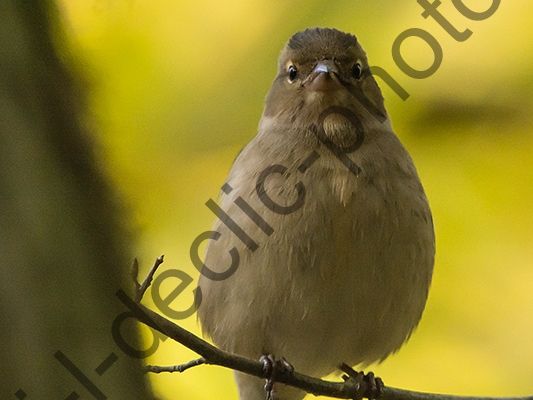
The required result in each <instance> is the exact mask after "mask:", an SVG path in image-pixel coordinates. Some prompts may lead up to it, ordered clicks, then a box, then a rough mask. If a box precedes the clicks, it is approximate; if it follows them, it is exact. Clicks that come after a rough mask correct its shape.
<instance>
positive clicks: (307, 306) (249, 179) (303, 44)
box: [198, 28, 435, 400]
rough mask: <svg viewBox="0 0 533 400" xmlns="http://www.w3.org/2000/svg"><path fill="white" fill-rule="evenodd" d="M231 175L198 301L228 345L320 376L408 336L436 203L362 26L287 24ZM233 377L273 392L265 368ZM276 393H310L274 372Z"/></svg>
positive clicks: (418, 310)
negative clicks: (255, 122)
mask: <svg viewBox="0 0 533 400" xmlns="http://www.w3.org/2000/svg"><path fill="white" fill-rule="evenodd" d="M222 189H223V193H222V196H221V200H220V206H217V205H216V204H214V203H213V204H211V205H210V208H211V209H213V210H214V211H215V213H216V214H217V215H218V216H219V220H218V221H217V222H216V224H215V227H214V229H213V230H214V231H216V232H217V233H216V234H213V235H212V236H211V239H212V240H210V242H209V246H208V248H207V253H206V258H205V264H204V267H203V271H202V277H201V278H200V282H199V288H200V290H201V294H202V300H201V303H200V305H199V309H198V316H199V319H200V321H201V323H202V326H203V330H204V333H205V334H207V335H208V336H210V337H211V338H212V340H213V341H214V342H215V343H216V344H217V345H218V346H220V347H221V348H223V349H225V350H227V351H230V352H234V353H238V354H241V355H243V356H247V357H250V358H256V359H258V358H260V357H261V356H262V355H265V354H272V355H275V357H284V358H285V359H287V360H288V361H289V362H290V363H291V364H292V365H293V366H294V368H295V369H296V370H297V371H299V372H301V373H305V374H309V375H312V376H316V377H321V376H324V375H326V374H329V373H332V372H334V371H335V370H336V369H337V368H338V366H339V364H340V363H341V362H345V363H347V364H349V365H352V366H356V365H367V364H370V363H372V362H375V361H380V360H383V359H385V358H386V357H387V356H388V355H389V354H391V353H393V352H394V351H396V350H397V349H398V348H399V347H400V346H401V345H402V344H403V343H404V342H405V341H406V340H407V339H408V338H409V336H410V335H411V332H412V331H413V329H414V328H415V326H416V325H417V323H418V321H419V320H420V317H421V315H422V311H423V309H424V306H425V303H426V299H427V295H428V289H429V286H430V281H431V275H432V270H433V260H434V253H435V243H434V233H433V223H432V217H431V212H430V209H429V206H428V202H427V199H426V196H425V194H424V190H423V188H422V185H421V183H420V180H419V178H418V175H417V172H416V169H415V167H414V165H413V162H412V160H411V158H410V156H409V154H408V153H407V151H406V150H405V149H404V147H403V146H402V144H401V143H400V141H399V140H398V138H397V137H396V135H395V134H394V132H393V130H392V127H391V124H390V121H389V119H388V116H387V112H386V110H385V108H384V105H383V97H382V95H381V92H380V89H379V87H378V85H377V83H376V81H375V80H374V78H373V76H372V74H371V73H370V70H369V65H368V61H367V57H366V55H365V52H364V51H363V49H362V47H361V46H360V44H359V42H358V41H357V39H356V38H355V36H353V35H350V34H346V33H343V32H340V31H338V30H336V29H323V28H315V29H307V30H305V31H303V32H299V33H296V34H295V35H294V36H292V37H291V38H290V40H289V41H288V43H287V45H286V46H285V47H284V49H283V51H282V52H281V56H280V59H279V69H278V74H277V76H276V78H275V80H274V82H273V84H272V88H271V90H270V92H269V94H268V96H267V99H266V105H265V109H264V112H263V115H262V118H261V121H260V123H259V129H258V134H257V136H256V137H255V138H254V139H253V140H252V141H251V142H250V143H249V144H248V145H247V146H246V147H245V148H244V149H243V150H242V152H241V153H240V154H239V155H238V157H237V159H236V160H235V162H234V164H233V167H232V169H231V172H230V174H229V177H228V179H227V181H226V183H225V184H224V186H223V187H222ZM236 380H237V384H238V387H239V394H240V398H241V400H259V399H264V398H265V392H264V382H263V381H262V380H261V379H258V378H255V377H252V376H248V375H244V374H240V373H237V374H236ZM272 395H273V398H275V399H283V400H296V399H301V398H303V397H304V395H305V393H303V392H301V391H299V390H296V389H294V388H290V387H288V386H285V385H282V384H275V386H274V390H273V392H272Z"/></svg>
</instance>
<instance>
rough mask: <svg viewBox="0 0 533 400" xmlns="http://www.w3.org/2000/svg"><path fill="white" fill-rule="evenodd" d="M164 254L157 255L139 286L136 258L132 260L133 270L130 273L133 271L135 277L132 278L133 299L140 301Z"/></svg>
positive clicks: (161, 262)
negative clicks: (133, 285) (133, 286)
mask: <svg viewBox="0 0 533 400" xmlns="http://www.w3.org/2000/svg"><path fill="white" fill-rule="evenodd" d="M164 258H165V256H164V255H163V254H162V255H160V256H159V257H157V258H156V260H155V262H154V265H153V267H152V269H151V270H150V272H148V275H146V279H145V280H144V281H143V283H142V285H140V286H139V282H138V281H137V274H138V273H139V265H138V263H137V259H135V261H134V262H133V268H132V269H133V271H132V273H135V277H134V279H133V281H134V284H135V301H137V302H140V301H141V300H142V298H143V296H144V293H145V292H146V290H147V289H148V288H149V287H150V285H151V284H152V279H153V277H154V274H155V272H156V271H157V269H158V268H159V266H160V265H161V264H163V261H165V260H164Z"/></svg>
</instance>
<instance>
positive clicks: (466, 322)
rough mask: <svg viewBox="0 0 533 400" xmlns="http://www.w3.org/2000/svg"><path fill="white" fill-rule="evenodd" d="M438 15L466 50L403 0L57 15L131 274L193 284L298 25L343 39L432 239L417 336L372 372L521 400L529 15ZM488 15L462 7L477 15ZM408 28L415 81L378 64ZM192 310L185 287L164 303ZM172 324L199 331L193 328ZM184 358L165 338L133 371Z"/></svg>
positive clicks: (231, 391) (532, 58) (73, 1)
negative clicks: (132, 233) (80, 83)
mask: <svg viewBox="0 0 533 400" xmlns="http://www.w3.org/2000/svg"><path fill="white" fill-rule="evenodd" d="M444 3H445V4H443V5H442V6H441V7H440V8H439V10H440V11H441V12H442V13H443V14H444V15H445V16H446V17H447V18H448V19H449V20H450V21H451V22H452V23H453V24H454V25H455V26H456V27H457V29H459V30H460V31H462V30H464V29H465V28H469V29H470V30H472V31H473V35H472V36H471V37H470V38H469V39H468V40H466V41H465V42H462V43H461V42H457V41H455V40H454V39H453V38H451V37H450V36H449V35H448V34H447V33H446V32H445V31H444V30H443V29H442V28H441V27H440V26H439V25H438V24H437V23H436V22H435V21H434V20H432V19H431V18H429V19H424V18H423V17H422V16H421V13H422V11H423V10H422V8H421V7H420V6H419V5H418V4H417V2H415V1H411V2H401V5H400V2H398V1H393V0H382V1H379V2H363V1H361V0H350V1H336V2H326V1H317V0H306V1H290V2H282V1H271V2H267V1H259V0H252V1H244V0H227V1H224V2H221V1H214V0H199V1H185V0H179V1H171V0H159V1H157V2H148V1H141V0H89V1H81V0H62V1H61V2H60V5H61V9H62V11H63V14H64V16H65V22H66V25H67V32H68V33H69V37H70V39H71V45H72V46H73V48H74V52H75V59H76V61H77V62H78V64H79V65H78V67H79V68H80V69H81V70H82V72H83V73H84V75H85V76H86V77H87V79H88V84H89V87H90V94H91V97H90V112H91V114H92V117H93V119H94V121H95V126H96V129H95V130H96V132H97V133H98V135H99V137H98V139H99V141H100V143H101V147H102V151H103V154H104V157H105V162H106V169H107V171H108V173H109V175H110V176H111V178H112V179H113V181H114V183H115V184H116V186H117V187H118V189H119V191H120V192H121V194H122V196H123V198H124V199H125V201H126V203H127V205H128V207H129V208H130V211H131V213H132V216H133V220H132V221H131V224H130V225H131V226H132V227H133V228H134V229H135V230H136V232H137V233H138V244H137V254H135V256H137V257H138V258H139V259H140V261H141V264H142V266H143V267H144V269H146V268H148V266H149V265H150V264H151V263H152V261H153V259H154V258H155V257H156V256H158V255H159V254H161V253H164V254H165V255H166V267H167V268H171V267H173V268H179V269H182V270H184V271H186V272H187V273H189V274H190V275H191V276H193V277H194V278H195V279H196V278H197V276H198V272H197V271H196V269H194V267H193V266H192V264H191V262H190V261H189V246H190V244H191V242H192V241H193V239H194V238H195V237H196V236H197V235H198V234H199V233H201V232H203V231H204V230H207V229H209V228H210V227H211V224H212V222H213V221H214V216H213V215H212V214H211V212H210V211H209V210H208V209H207V208H206V207H205V205H204V203H205V202H206V201H207V200H208V199H209V198H216V196H217V195H218V191H219V187H220V185H221V184H222V183H223V182H224V178H225V176H226V174H227V172H228V169H229V167H230V165H231V162H232V160H233V158H234V156H235V155H236V153H237V152H238V151H239V149H240V148H241V147H242V146H243V145H244V144H245V143H246V142H247V141H249V140H250V139H251V138H252V137H253V136H254V135H255V130H256V127H257V122H258V120H259V117H260V114H261V111H262V104H263V99H264V96H265V94H266V92H267V90H268V88H269V86H270V84H271V81H272V79H273V78H274V75H275V71H276V60H277V56H278V53H279V51H280V49H281V47H282V46H283V44H284V43H285V41H286V40H287V39H288V37H289V36H290V35H291V34H293V33H294V32H296V31H298V30H301V29H304V28H306V27H309V26H328V27H336V28H338V29H341V30H345V31H348V32H352V33H354V34H356V35H357V37H358V39H359V40H360V41H361V43H362V44H363V46H364V48H365V49H366V51H367V53H368V55H369V59H370V61H371V63H372V64H374V65H379V66H381V67H383V68H385V69H386V70H387V71H389V72H390V73H391V74H392V75H393V76H394V77H395V79H397V80H398V81H399V83H400V84H401V85H402V86H403V87H404V88H405V89H406V90H407V91H408V92H409V93H410V95H411V96H410V98H409V99H408V100H407V101H402V100H401V99H400V98H399V97H398V96H397V95H396V94H395V93H394V92H393V91H392V90H390V89H389V88H388V87H387V85H385V84H384V83H383V82H382V81H379V83H380V85H381V87H382V89H383V92H384V96H385V99H386V105H387V108H388V111H389V113H390V115H391V117H392V121H393V124H394V126H395V129H396V132H397V133H398V135H399V136H400V138H401V140H402V141H403V142H404V144H405V145H406V147H407V148H408V150H409V151H410V153H411V155H412V157H413V158H414V160H415V163H416V165H417V167H418V171H419V173H420V175H421V178H422V182H423V183H424V185H425V188H426V191H427V194H428V197H429V200H430V203H431V206H432V210H433V214H434V220H435V228H436V236H437V260H436V266H435V274H434V280H433V284H432V288H431V291H430V297H429V301H428V304H427V308H426V312H425V314H424V316H423V318H422V321H421V324H420V326H419V327H418V329H417V331H416V332H415V334H414V335H413V337H412V338H411V340H410V341H409V342H408V344H407V345H406V346H405V347H403V348H402V349H401V350H400V352H399V353H398V354H396V355H393V356H391V357H390V358H389V359H387V360H386V361H385V362H384V363H383V364H381V365H377V366H372V369H373V370H374V371H375V372H376V373H377V374H378V375H381V376H382V377H383V379H384V381H385V383H386V384H388V385H391V386H396V387H402V388H408V389H415V390H425V391H436V392H445V393H454V394H481V395H523V394H526V393H533V379H532V376H533V340H532V339H533V338H532V334H531V332H532V331H533V261H532V260H533V246H532V242H533V212H532V210H531V205H532V204H533V185H532V183H533V157H532V154H533V115H532V114H533V113H532V111H533V107H532V106H533V101H532V96H531V92H532V89H533V76H532V74H531V72H532V71H533V41H532V40H531V38H532V34H533V26H532V25H531V19H532V17H533V10H532V9H531V3H530V2H528V1H527V0H514V1H503V2H502V4H501V5H500V7H499V9H498V10H497V11H496V13H495V14H494V15H493V16H491V17H490V18H488V19H486V20H484V21H471V20H469V19H467V18H465V17H464V16H462V15H461V14H460V13H459V12H457V11H456V10H455V8H454V7H453V5H452V4H451V3H450V2H444ZM491 3H492V2H491V1H489V0H483V1H478V2H474V1H468V2H466V1H465V4H468V5H469V6H470V7H471V8H474V7H475V9H476V10H480V11H481V10H484V9H487V8H488V7H489V5H490V4H491ZM412 27H419V28H422V29H425V30H427V31H428V32H430V33H431V34H432V35H434V36H435V38H437V40H438V41H439V43H440V45H441V46H442V48H443V52H444V58H443V63H442V65H441V67H440V68H439V69H438V71H437V72H436V73H435V74H434V75H433V76H431V77H429V78H427V79H421V80H415V79H412V78H410V77H408V76H407V75H405V74H404V73H403V72H402V71H401V70H400V69H399V68H398V67H397V66H396V65H395V63H394V61H393V59H392V57H391V46H392V43H393V42H394V40H395V38H396V37H397V36H398V34H400V33H401V32H402V31H404V30H405V29H408V28H412ZM402 49H403V51H404V52H403V54H404V56H405V58H406V59H407V60H409V62H410V63H411V64H412V65H413V66H416V67H418V68H420V69H423V68H425V67H427V66H428V65H429V64H430V63H431V62H432V54H431V52H430V51H429V49H428V48H427V46H425V45H421V44H420V43H419V42H417V40H416V39H414V40H409V41H406V42H405V44H404V47H403V48H402ZM132 256H133V255H132ZM174 283H176V282H174ZM191 288H192V287H191ZM170 289H171V282H169V284H168V285H167V287H166V290H170ZM191 302H192V293H191V292H190V290H187V291H186V292H184V293H183V294H182V295H181V296H180V298H179V300H177V301H176V304H173V306H174V307H175V308H177V309H178V308H180V307H181V309H184V308H185V307H188V306H189V305H190V304H191ZM180 323H181V324H182V325H183V326H184V327H186V328H188V329H191V330H193V331H194V332H196V333H199V329H198V327H197V324H196V319H195V317H194V316H192V317H190V318H188V319H187V320H185V321H180ZM143 329H145V328H143ZM143 332H144V333H145V334H146V333H147V331H144V330H143ZM145 336H146V338H147V340H148V339H149V335H145ZM193 356H194V355H193V354H192V353H191V352H190V351H187V350H185V349H184V348H183V347H181V346H180V345H178V344H176V343H172V342H171V341H170V340H168V341H166V342H164V344H162V345H161V346H160V348H159V350H158V351H157V353H156V354H155V355H154V356H152V357H150V359H149V360H148V362H149V363H155V364H162V365H166V364H178V363H181V362H184V361H187V360H188V359H190V358H192V357H193ZM339 361H340V360H339ZM151 380H152V382H153V387H154V391H155V393H156V395H157V397H158V398H161V399H177V398H187V399H191V400H194V399H211V398H217V399H235V398H236V389H235V387H234V384H233V380H232V373H231V371H229V370H225V369H222V368H218V367H199V368H195V369H193V370H190V371H188V372H186V374H184V375H179V374H161V375H154V376H152V377H151Z"/></svg>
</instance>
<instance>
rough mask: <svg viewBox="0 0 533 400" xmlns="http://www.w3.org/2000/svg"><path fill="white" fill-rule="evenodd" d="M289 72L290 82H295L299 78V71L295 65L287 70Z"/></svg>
mask: <svg viewBox="0 0 533 400" xmlns="http://www.w3.org/2000/svg"><path fill="white" fill-rule="evenodd" d="M287 72H288V73H289V81H290V82H293V81H294V80H295V79H296V77H297V76H298V70H297V69H296V67H295V66H294V65H289V69H288V70H287Z"/></svg>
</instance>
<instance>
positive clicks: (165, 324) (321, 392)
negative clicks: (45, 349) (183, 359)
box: [124, 261, 533, 400]
mask: <svg viewBox="0 0 533 400" xmlns="http://www.w3.org/2000/svg"><path fill="white" fill-rule="evenodd" d="M161 262H162V261H161ZM159 264H161V263H159ZM158 266H159V265H158ZM152 270H154V268H152ZM151 272H152V271H151ZM154 272H155V270H154ZM152 275H153V273H152ZM147 281H148V278H147V279H146V280H145V282H147ZM150 281H151V277H150ZM143 284H144V283H143ZM148 286H149V283H148ZM144 290H146V289H144ZM124 300H125V302H126V303H127V305H128V307H129V308H130V309H131V310H132V311H133V313H134V315H135V317H136V318H137V319H138V320H139V321H140V322H141V323H143V324H145V325H147V326H149V327H151V328H153V329H155V330H157V331H158V332H161V333H162V334H164V335H165V336H167V337H169V338H171V339H173V340H174V341H176V342H178V343H180V344H182V345H183V346H185V347H187V348H189V349H190V350H192V351H194V352H195V353H197V354H199V355H200V356H201V358H200V359H199V360H201V359H203V360H204V362H203V363H201V364H211V365H218V366H221V367H225V368H229V369H233V370H236V371H240V372H243V373H246V374H249V375H254V376H257V377H259V378H264V379H267V378H269V376H266V373H265V370H264V368H263V364H262V363H260V362H259V361H255V360H251V359H248V358H246V357H242V356H240V355H238V354H232V353H228V352H226V351H224V350H221V349H219V348H217V347H215V346H213V345H211V344H210V343H208V342H206V341H205V340H203V339H201V338H199V337H198V336H196V335H194V334H193V333H191V332H189V331H187V330H186V329H184V328H182V327H181V326H179V325H176V324H175V323H173V322H172V321H170V320H168V319H167V318H165V317H163V316H161V315H160V314H158V313H155V312H154V311H152V310H150V309H149V308H147V307H145V306H144V305H142V304H140V303H139V302H134V301H132V300H131V299H128V298H126V299H124ZM195 362H198V360H193V361H191V362H189V363H186V364H184V365H188V364H191V365H190V366H188V367H187V368H191V367H193V366H195V365H192V364H194V363H195ZM197 365H200V364H197ZM160 368H165V367H160ZM187 368H185V369H187ZM168 372H170V371H168ZM275 381H276V382H278V383H283V384H285V385H289V386H293V387H295V388H298V389H301V390H304V391H305V392H307V393H312V394H314V395H317V396H329V397H334V398H339V399H359V398H361V397H362V393H365V392H366V390H367V388H366V387H365V386H366V384H365V382H360V381H356V380H355V379H348V380H346V381H345V382H332V381H326V380H323V379H318V378H313V377H311V376H308V375H304V374H301V373H299V372H297V371H285V372H282V373H280V374H276V379H275ZM380 400H533V396H524V397H479V396H453V395H447V394H434V393H424V392H415V391H410V390H405V389H397V388H393V387H386V386H385V387H384V389H383V393H382V395H381V396H380Z"/></svg>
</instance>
